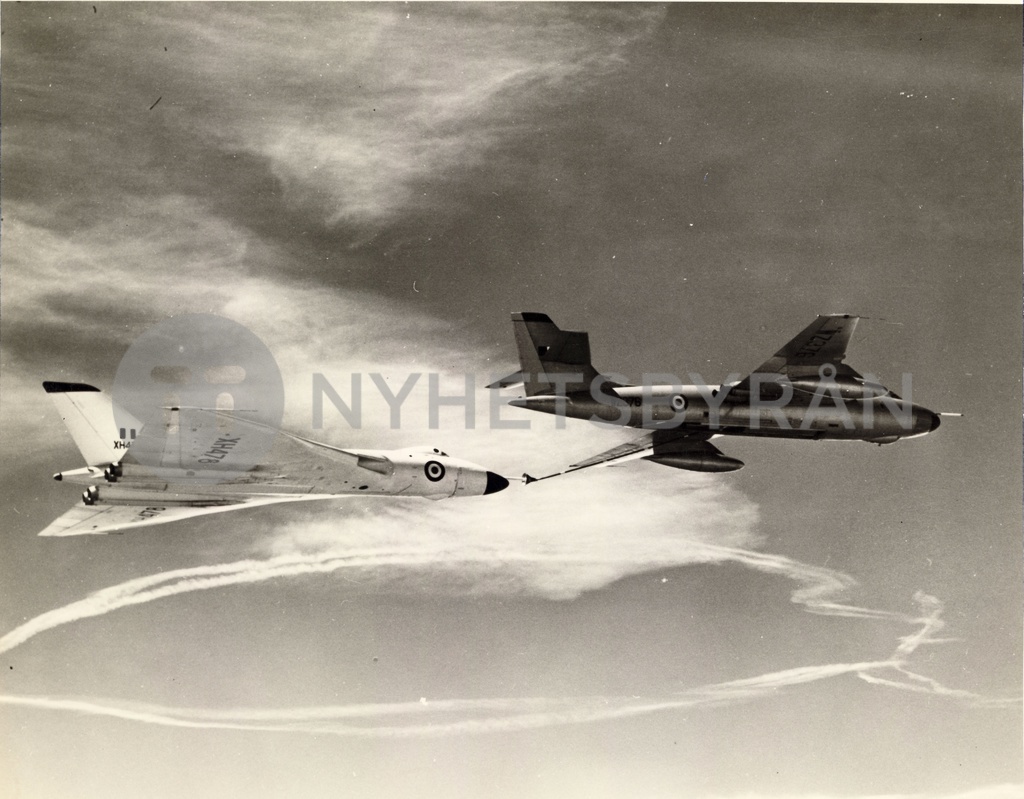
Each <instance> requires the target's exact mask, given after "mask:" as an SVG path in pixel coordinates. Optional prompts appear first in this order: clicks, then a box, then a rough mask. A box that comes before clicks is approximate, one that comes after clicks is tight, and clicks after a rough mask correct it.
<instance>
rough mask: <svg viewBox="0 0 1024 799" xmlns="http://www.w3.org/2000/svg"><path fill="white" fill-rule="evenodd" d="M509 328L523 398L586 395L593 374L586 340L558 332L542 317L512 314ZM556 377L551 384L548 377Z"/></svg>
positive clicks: (587, 340)
mask: <svg viewBox="0 0 1024 799" xmlns="http://www.w3.org/2000/svg"><path fill="white" fill-rule="evenodd" d="M512 327H513V329H514V331H515V336H516V346H517V347H518V348H519V366H520V369H521V374H522V377H523V383H524V385H525V387H526V396H528V397H532V396H536V395H538V394H550V393H552V392H553V391H556V390H559V389H562V388H563V387H564V391H565V392H566V393H572V392H574V391H590V386H591V383H592V381H593V380H594V378H595V377H597V376H598V373H597V370H596V369H594V367H593V366H592V365H591V363H590V337H589V336H588V335H587V334H586V333H582V332H572V331H569V330H561V329H560V328H559V327H558V325H556V324H555V323H554V322H552V321H551V318H550V317H549V316H547V315H546V314H542V313H514V314H512ZM555 375H558V376H559V377H558V378H556V379H555V380H552V377H553V376H555Z"/></svg>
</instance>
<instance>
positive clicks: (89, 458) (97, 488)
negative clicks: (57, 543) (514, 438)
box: [40, 382, 508, 536]
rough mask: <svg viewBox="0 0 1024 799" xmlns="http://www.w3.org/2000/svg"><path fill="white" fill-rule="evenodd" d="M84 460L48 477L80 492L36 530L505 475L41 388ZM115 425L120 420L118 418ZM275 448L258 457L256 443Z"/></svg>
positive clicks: (439, 455)
mask: <svg viewBox="0 0 1024 799" xmlns="http://www.w3.org/2000/svg"><path fill="white" fill-rule="evenodd" d="M43 388H44V389H45V390H46V392H47V394H49V395H50V397H51V398H52V399H53V401H54V402H55V404H56V406H57V410H58V411H59V412H60V414H61V416H62V417H63V419H64V422H65V424H66V425H67V428H68V431H69V432H70V433H71V436H72V438H73V439H74V441H75V443H76V444H77V445H78V448H79V450H80V451H81V453H82V455H83V456H84V458H85V462H86V465H85V466H84V467H82V468H79V469H72V470H69V471H64V472H58V473H57V474H55V475H54V476H53V477H54V479H55V480H62V481H65V482H70V483H77V484H79V485H83V486H86V489H85V491H84V492H83V494H82V502H81V504H79V505H76V506H75V507H72V508H71V509H70V510H69V511H67V512H66V513H65V514H64V515H62V516H61V517H59V518H58V519H57V520H56V521H54V522H53V523H52V524H50V525H49V526H48V527H47V528H46V529H45V530H43V531H42V532H41V533H40V535H47V536H58V535H82V534H88V533H110V532H114V531H116V530H122V529H124V528H129V527H141V526H143V525H151V524H161V523H165V522H173V521H178V520H180V519H186V518H189V517H192V516H201V515H204V514H209V513H222V512H225V511H232V510H239V509H241V508H252V507H254V506H258V505H269V504H273V503H278V502H296V501H302V500H314V499H331V498H334V497H342V496H352V495H378V496H393V497H399V496H401V497H426V498H428V499H445V498H447V497H466V496H479V495H483V494H493V493H495V492H497V491H501V490H502V489H504V488H506V487H507V486H508V480H506V479H505V478H504V477H502V476H501V475H499V474H496V473H495V472H490V471H487V470H486V469H484V468H483V467H482V466H477V465H476V464H474V463H469V462H468V461H463V460H458V459H457V458H452V457H450V456H449V455H447V454H446V453H444V452H442V451H441V450H440V449H435V448H432V447H413V448H410V449H397V450H363V449H340V448H338V447H332V446H329V445H327V444H321V443H319V442H316V441H310V440H308V439H305V438H301V437H299V436H295V435H291V434H289V433H285V432H283V431H279V430H269V431H268V429H267V427H266V425H263V424H260V423H259V422H256V421H252V420H247V419H244V418H241V416H240V414H239V413H228V412H224V411H219V410H217V409H210V408H197V407H167V408H164V409H162V410H163V411H164V413H163V416H162V419H161V420H160V422H159V423H155V422H153V423H149V424H146V425H143V424H142V423H141V422H139V421H137V420H134V417H132V416H131V415H130V414H129V413H127V412H126V411H124V410H123V409H120V408H115V405H114V403H113V401H112V399H111V398H110V397H109V396H108V395H107V394H105V393H104V392H101V391H100V390H99V389H97V388H94V387H93V386H90V385H85V384H83V383H60V382H46V383H43ZM115 418H116V419H117V421H115ZM268 433H269V436H270V440H271V441H272V447H271V449H270V451H269V455H268V457H267V458H266V462H259V460H258V459H259V457H260V456H261V455H262V454H265V452H264V447H263V446H262V445H263V444H265V443H266V442H267V440H268Z"/></svg>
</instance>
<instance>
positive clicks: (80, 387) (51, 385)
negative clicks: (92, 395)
mask: <svg viewBox="0 0 1024 799" xmlns="http://www.w3.org/2000/svg"><path fill="white" fill-rule="evenodd" d="M43 390H44V391H45V392H46V393H47V394H68V393H70V392H73V391H99V389H98V388H96V386H90V385H89V384H88V383H62V382H61V381H59V380H44V381H43Z"/></svg>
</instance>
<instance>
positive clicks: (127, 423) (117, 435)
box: [43, 380, 142, 466]
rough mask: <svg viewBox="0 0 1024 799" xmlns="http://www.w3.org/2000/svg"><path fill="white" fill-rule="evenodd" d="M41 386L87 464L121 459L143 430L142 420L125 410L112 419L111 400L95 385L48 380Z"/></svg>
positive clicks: (104, 463)
mask: <svg viewBox="0 0 1024 799" xmlns="http://www.w3.org/2000/svg"><path fill="white" fill-rule="evenodd" d="M43 389H44V390H45V391H46V393H47V394H49V395H50V399H52V400H53V404H54V405H56V406H57V410H58V411H59V412H60V415H61V418H62V419H63V420H64V424H65V425H66V426H67V428H68V432H69V433H71V437H72V438H73V439H74V440H75V444H76V445H77V446H78V449H79V451H80V452H81V453H82V457H84V458H85V462H86V465H88V466H103V465H106V464H109V463H117V462H118V461H120V460H121V457H122V456H123V455H124V454H125V452H127V450H128V447H130V446H131V443H132V441H133V440H134V439H135V437H136V436H137V435H138V433H139V431H140V430H141V429H142V423H141V422H139V421H138V420H137V419H135V418H134V417H133V416H131V414H129V413H127V412H125V411H120V410H119V412H118V414H117V420H118V421H115V418H114V403H113V401H112V400H111V399H110V397H109V396H107V395H106V394H104V393H103V392H102V391H100V390H99V389H98V388H96V387H95V386H90V385H86V384H85V383H59V382H55V381H50V380H47V381H46V382H44V383H43ZM118 422H120V424H122V425H124V426H123V427H121V426H119V424H118Z"/></svg>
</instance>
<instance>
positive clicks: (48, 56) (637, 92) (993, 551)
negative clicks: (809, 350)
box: [0, 3, 1024, 799]
mask: <svg viewBox="0 0 1024 799" xmlns="http://www.w3.org/2000/svg"><path fill="white" fill-rule="evenodd" d="M2 12H3V53H2V64H0V66H2V72H3V87H2V98H0V99H2V108H0V112H2V125H3V127H2V140H3V172H2V201H3V238H2V242H0V247H2V250H0V256H2V273H0V278H2V293H0V342H2V344H0V369H2V372H0V378H2V379H0V451H2V452H3V458H2V463H0V470H2V471H0V498H2V499H0V501H2V506H3V508H4V509H5V519H6V523H5V524H4V525H3V527H4V533H3V537H4V543H3V556H2V557H0V580H2V596H3V601H2V602H0V673H2V675H3V677H2V683H0V747H2V755H0V761H2V762H3V764H4V765H3V767H2V768H0V774H2V776H0V795H3V796H8V795H9V796H18V797H31V799H37V798H40V797H66V796H75V797H97V798H98V797H111V796H147V797H180V796H182V795H190V796H195V797H223V796H245V797H279V796H303V797H319V796H323V797H327V796H332V797H333V796H338V795H345V796H359V797H379V796H441V795H444V796H455V797H477V796H495V797H564V796H577V795H578V796H587V797H622V796H643V797H654V796H664V797H669V796H672V797H676V796H694V797H709V798H713V799H721V798H723V797H744V798H745V799H746V798H749V797H771V798H772V799H781V798H782V797H786V798H787V799H789V798H790V797H793V798H796V797H801V798H805V799H810V797H816V799H817V798H820V797H838V796H844V797H845V796H852V797H868V796H879V795H885V796H891V797H972V799H991V798H993V797H995V798H998V799H1002V797H1011V796H1012V797H1020V796H1022V795H1024V787H1022V786H1024V774H1022V764H1021V707H1020V695H1021V673H1022V661H1021V610H1020V609H1021V583H1022V574H1021V556H1020V540H1021V529H1020V523H1021V502H1020V490H1021V489H1020V487H1021V450H1020V442H1021V422H1020V419H1021V414H1020V408H1021V386H1020V376H1021V325H1020V297H1021V288H1020V287H1021V263H1022V254H1021V236H1022V229H1021V228H1022V225H1021V218H1022V214H1021V190H1022V189H1021V144H1020V120H1021V113H1022V109H1021V88H1022V87H1021V71H1020V64H1021V60H1020V59H1021V45H1020V31H1021V25H1022V17H1021V9H1020V7H1019V6H986V7H979V6H914V7H911V6H856V7H846V6H844V7H836V6H824V5H822V6H818V5H799V6H766V5H753V4H737V5H729V6H725V5H716V4H698V5H689V4H674V5H669V6H655V5H646V4H629V5H613V4H599V5H585V4H573V5H556V4H541V3H537V4H533V3H531V4H525V5H508V4H487V5H477V4H471V3H465V4H418V3H417V4H397V3H396V4H389V5H378V4H352V5H349V4H336V3H328V4H308V5H307V4H299V3H283V4H271V3H265V4H254V5H249V4H243V3H231V4H207V3H200V4H184V3H175V4H164V3H140V4H133V3H97V4H95V5H93V4H91V3H74V4H62V3H27V4H11V3H4V4H3V8H2ZM513 311H539V312H544V313H547V314H549V315H550V316H552V318H553V319H554V320H555V321H556V322H558V323H559V324H561V325H562V326H563V327H565V328H567V329H574V330H589V331H590V334H591V348H592V352H593V357H594V361H595V364H596V365H597V366H598V368H600V369H604V370H606V371H615V372H620V373H624V374H625V375H627V376H628V377H630V378H632V379H639V378H640V377H641V375H642V374H644V373H652V372H670V373H674V374H681V375H685V374H687V373H690V372H694V373H699V374H700V375H701V376H702V377H703V378H704V379H706V380H708V381H709V382H718V381H720V380H723V379H724V378H726V376H727V375H728V374H729V373H731V372H735V373H745V372H747V371H749V370H751V369H752V368H754V367H755V366H757V364H759V363H761V362H762V361H763V360H765V358H766V357H767V356H769V355H770V354H772V353H773V352H774V351H775V350H776V349H778V348H779V346H780V345H781V344H783V343H784V342H785V341H787V340H788V339H789V338H790V337H791V336H792V335H794V334H795V333H796V332H798V331H799V330H801V329H802V328H803V327H804V326H806V325H807V324H808V323H809V322H810V321H811V320H812V319H813V318H814V315H815V314H818V313H835V312H842V313H854V314H860V315H863V316H864V317H867V318H866V319H864V320H863V321H862V322H861V323H860V325H859V327H858V330H857V334H856V336H855V337H854V339H853V342H852V344H851V347H850V353H849V359H848V360H849V362H850V363H851V365H853V366H854V368H856V369H858V370H859V371H861V372H870V373H871V374H873V375H876V376H877V377H878V378H879V379H881V380H882V381H883V382H886V383H887V384H890V385H893V386H895V387H897V388H898V387H899V386H900V385H901V381H902V379H903V375H904V373H909V374H910V375H912V386H913V400H914V401H915V402H918V403H921V404H923V405H926V406H927V407H929V408H932V409H933V410H937V411H962V412H963V413H964V414H965V416H964V418H962V419H946V420H944V422H943V425H942V427H941V428H940V429H939V430H938V431H937V432H936V433H935V434H933V435H931V436H928V437H926V438H923V439H917V440H914V441H908V442H901V443H898V444H896V445H893V446H889V447H881V448H879V447H874V446H870V445H868V444H866V443H859V444H851V443H811V442H773V441H764V440H760V441H758V440H747V441H744V440H724V441H722V442H721V443H720V448H721V449H722V450H723V451H724V452H725V453H726V454H728V455H730V456H734V457H738V458H740V459H742V460H743V461H745V462H746V464H747V465H746V467H745V468H744V469H743V470H742V471H740V472H737V473H734V474H728V475H699V474H693V473H686V472H680V471H676V470H672V469H667V468H664V467H659V466H656V465H654V464H650V463H633V464H631V465H628V466H623V467H621V468H616V469H607V470H591V471H589V472H585V473H581V474H578V475H573V476H567V477H564V478H559V479H557V480H550V481H546V482H543V483H538V484H535V485H531V486H529V487H525V486H522V485H520V484H514V485H512V486H511V487H510V488H509V489H508V490H507V491H505V492H503V493H501V494H499V495H495V496H490V497H481V498H474V499H463V500H452V501H450V502H440V503H429V502H427V501H407V502H404V503H403V502H389V501H387V500H378V501H369V500H351V501H347V502H346V501H337V502H333V503H331V504H319V503H318V504H315V505H311V506H309V507H301V506H293V507H287V506H285V507H278V508H265V509H260V510H257V511H252V512H245V513H229V514H224V515H218V516H212V517H207V518H205V519H201V520H198V521H188V522H182V523H176V524H170V525H165V526H160V527H154V528H149V529H143V530H140V531H134V532H132V533H128V534H125V535H112V536H105V537H81V538H69V539H52V538H50V539H40V538H37V537H36V533H37V532H38V531H39V530H41V529H42V528H43V527H45V526H46V525H47V524H48V523H49V522H50V521H51V520H52V519H53V518H55V517H56V516H57V515H59V514H60V513H62V512H63V511H64V510H66V509H67V507H69V506H70V505H71V504H73V503H74V502H75V501H76V498H77V493H78V492H77V491H76V490H74V487H73V486H68V485H59V484H57V483H54V482H53V481H51V480H50V479H49V478H50V475H51V474H52V473H53V472H54V471H57V470H59V469H68V468H75V467H77V466H79V465H81V464H80V462H79V457H80V456H79V454H78V452H77V451H76V449H75V447H74V445H73V443H72V442H71V440H70V437H69V436H68V435H67V434H66V432H65V430H64V427H63V425H62V424H61V421H60V418H59V416H58V414H57V413H56V411H55V410H54V409H53V408H52V407H51V406H50V404H49V403H48V401H47V400H46V398H45V395H44V394H43V392H42V389H41V386H40V383H41V382H42V381H43V380H54V379H57V380H69V381H82V382H89V383H93V384H95V385H97V386H99V387H101V388H104V389H109V388H110V386H111V384H112V382H113V378H114V374H115V372H116V370H117V366H118V363H119V361H120V359H121V357H122V356H123V355H124V353H125V351H126V350H127V348H128V347H129V346H130V344H131V343H132V341H134V340H135V339H136V338H137V337H138V336H140V335H141V334H142V333H143V332H144V331H145V330H146V329H148V328H149V327H151V326H152V325H154V324H156V323H157V322H159V321H161V320H164V319H166V318H168V317H169V316H174V315H180V314H185V313H199V312H202V313H215V314H219V315H222V316H225V317H227V318H229V319H232V320H234V321H236V322H239V323H241V324H243V325H245V326H246V327H248V328H249V329H250V330H252V331H253V332H254V333H256V334H257V335H258V336H259V337H260V338H261V339H262V340H263V341H264V342H265V343H266V344H267V346H268V347H269V348H270V350H271V352H272V353H273V354H274V356H275V357H276V359H277V361H278V363H279V365H280V366H281V369H282V372H283V374H284V378H285V387H286V423H287V424H288V426H289V427H290V428H291V429H293V430H295V431H296V432H298V433H300V434H303V435H315V436H317V437H320V438H322V439H323V440H326V441H330V442H332V443H336V444H349V445H353V446H364V447H365V446H380V447H397V446H411V445H418V444H430V445H435V446H440V447H443V448H444V449H445V450H446V451H448V452H449V453H451V454H452V455H454V456H456V457H463V458H467V459H469V460H472V461H475V462H477V463H481V464H484V465H485V466H487V468H490V469H493V470H495V471H500V472H502V473H504V474H507V475H509V476H516V475H518V474H520V473H522V472H524V471H530V472H533V473H544V472H546V471H549V470H556V469H559V468H561V467H564V466H565V465H567V464H568V463H570V462H572V461H573V460H575V459H578V458H579V457H582V456H586V455H589V454H593V453H596V452H599V451H601V450H604V449H607V448H609V447H611V446H614V445H615V444H616V443H618V442H620V441H622V440H624V438H627V437H628V436H627V435H626V434H623V433H621V432H618V431H608V430H601V429H597V428H594V427H592V426H590V425H589V424H587V423H584V422H569V423H568V424H567V425H566V429H565V430H558V429H556V427H555V424H554V422H553V420H552V419H551V418H549V417H544V416H531V415H530V414H529V413H527V412H525V411H521V410H517V409H503V410H502V413H501V416H502V418H505V419H510V420H529V421H530V425H531V426H530V428H529V429H527V430H494V429H491V426H490V425H489V423H488V418H489V416H488V415H489V407H488V404H487V403H488V400H489V396H488V392H486V391H484V390H483V388H482V387H483V385H484V384H485V383H486V382H489V381H490V380H491V379H493V378H494V377H495V376H500V375H504V374H506V373H508V372H511V371H513V370H514V369H515V368H516V355H515V347H514V344H513V341H512V331H511V324H510V321H509V314H510V312H513ZM370 372H378V373H381V374H382V375H384V376H385V377H386V378H387V380H388V381H389V384H390V385H392V386H393V387H396V388H397V387H398V386H401V385H402V384H403V382H404V381H405V380H406V378H407V377H408V375H410V374H412V373H420V372H438V373H440V374H442V375H443V379H442V385H443V386H444V387H445V390H446V391H447V392H450V393H457V392H459V391H461V390H462V386H463V385H464V383H463V375H465V374H472V375H474V380H475V386H476V388H477V389H478V390H477V391H476V392H475V393H474V394H473V398H474V400H475V402H476V417H475V426H474V427H473V428H472V429H469V428H468V426H467V425H466V423H465V419H464V414H463V410H462V409H461V408H447V409H445V410H444V411H443V413H442V414H441V429H436V430H435V429H429V419H428V414H427V410H426V382H425V378H424V379H423V380H421V381H420V383H418V384H417V386H416V388H415V389H414V391H413V392H412V394H411V395H410V398H409V399H408V400H407V402H406V405H405V407H404V408H403V417H402V425H401V428H400V429H390V427H389V424H388V421H389V411H388V406H387V404H386V402H384V400H383V399H382V398H381V397H380V396H379V394H378V393H376V390H375V389H374V387H373V384H372V382H371V381H370V380H369V379H368V378H366V377H365V375H366V374H368V373H370ZM314 373H320V374H323V375H324V376H325V377H326V378H327V379H328V380H329V382H330V383H331V384H332V385H333V386H334V387H335V388H336V389H337V390H338V391H339V393H340V394H341V395H342V396H345V397H348V396H349V395H350V390H351V382H350V380H351V375H352V374H353V373H361V374H364V379H363V406H364V414H363V424H362V425H361V427H360V428H359V429H351V428H350V426H349V425H348V424H347V423H346V421H345V420H344V418H343V417H342V416H341V414H339V413H337V412H335V411H334V410H333V409H332V408H331V407H330V405H328V407H327V410H326V413H325V419H324V422H325V426H324V429H322V430H316V431H314V430H312V429H311V426H312V405H311V386H312V376H313V374H314Z"/></svg>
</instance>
